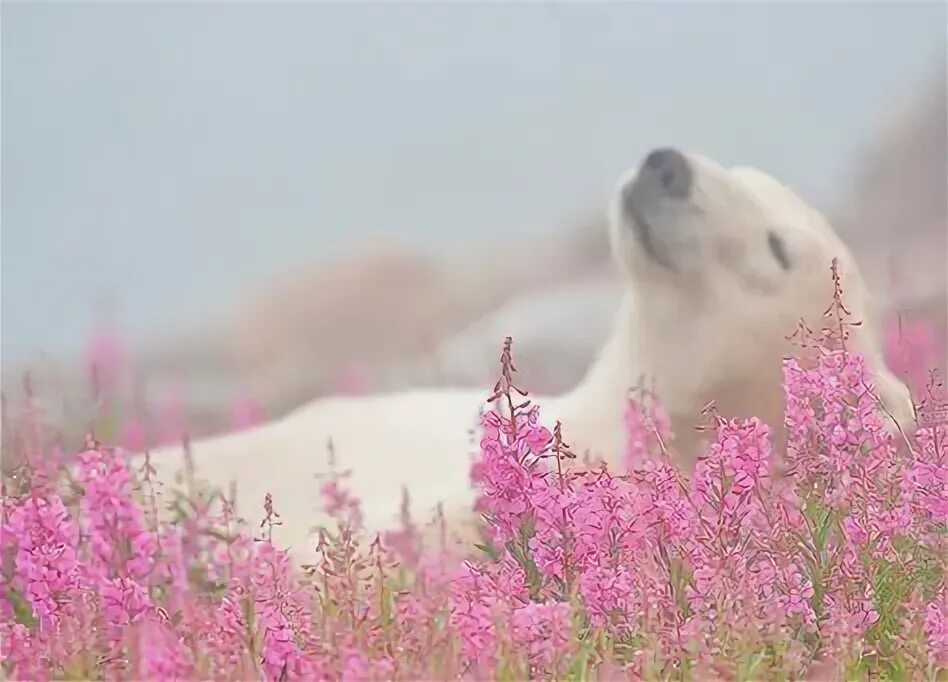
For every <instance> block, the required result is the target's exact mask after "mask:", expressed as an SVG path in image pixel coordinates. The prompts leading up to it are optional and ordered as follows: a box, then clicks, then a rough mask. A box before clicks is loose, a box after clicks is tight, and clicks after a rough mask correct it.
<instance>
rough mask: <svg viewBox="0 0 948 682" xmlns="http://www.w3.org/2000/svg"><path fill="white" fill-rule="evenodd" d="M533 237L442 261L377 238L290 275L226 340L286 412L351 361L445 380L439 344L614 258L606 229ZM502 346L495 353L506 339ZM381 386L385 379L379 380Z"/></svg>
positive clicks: (409, 376) (250, 306)
mask: <svg viewBox="0 0 948 682" xmlns="http://www.w3.org/2000/svg"><path fill="white" fill-rule="evenodd" d="M558 237H559V239H553V240H550V241H549V242H548V243H547V244H546V245H544V246H539V245H536V244H530V245H529V252H530V264H529V265H528V264H524V263H523V262H522V261H521V262H517V259H518V255H517V254H520V253H522V252H523V248H524V247H526V246H527V245H525V244H522V243H520V241H515V242H514V243H513V244H512V245H510V246H508V247H507V250H506V251H503V252H501V249H497V250H496V251H493V250H491V251H488V250H486V249H484V248H479V249H472V248H470V246H469V245H468V248H466V249H464V250H463V257H459V258H456V259H454V261H452V259H450V258H446V259H444V260H443V261H438V262H435V261H434V260H433V259H430V258H427V257H426V256H424V255H423V254H421V253H420V252H419V251H418V249H416V248H412V247H410V246H407V245H402V244H397V243H394V242H391V241H389V242H384V241H383V242H376V243H373V244H370V245H369V246H367V247H366V248H365V249H364V250H362V251H357V252H356V254H355V255H354V256H352V257H350V258H347V259H345V260H342V261H340V262H337V263H333V264H331V265H327V266H313V267H312V268H311V269H309V270H303V271H300V272H297V273H294V274H292V275H288V276H284V277H282V278H280V279H279V280H277V281H275V282H273V283H272V284H271V285H270V286H268V287H266V288H265V289H264V290H263V291H262V292H260V294H259V295H257V296H256V297H254V299H253V300H251V301H249V302H247V303H246V304H244V305H242V306H241V307H240V308H239V309H238V311H237V312H236V314H235V315H234V319H233V323H232V325H231V329H230V332H229V334H228V337H229V338H230V339H231V341H230V342H229V353H231V354H233V357H234V359H235V361H236V365H237V366H238V367H239V368H240V370H241V371H242V372H247V373H248V375H249V376H250V377H252V380H251V385H252V386H253V388H254V389H255V390H256V391H257V393H258V394H263V395H265V396H266V398H265V402H266V403H267V404H268V407H269V408H270V409H269V410H268V411H275V412H282V411H285V410H286V409H291V408H292V407H294V406H295V403H297V402H300V401H302V400H308V399H311V398H312V397H313V396H314V395H316V394H319V393H322V392H325V391H326V390H339V389H340V388H343V389H344V388H345V387H340V386H338V385H336V384H337V383H338V382H340V381H343V382H344V381H345V380H346V379H345V376H344V375H345V373H346V372H347V370H348V369H350V368H361V369H363V370H365V371H367V372H368V373H369V374H371V376H372V378H373V383H372V386H373V388H375V389H378V388H382V389H385V388H396V387H397V386H398V385H403V384H405V383H438V382H439V381H442V380H444V379H445V378H446V377H443V376H442V375H441V372H442V368H441V367H439V365H438V362H439V361H438V357H437V355H438V353H437V351H438V348H439V346H440V345H441V343H442V342H443V341H444V340H445V339H447V338H449V337H450V336H452V335H453V334H456V333H457V332H459V331H461V330H462V329H464V328H465V327H467V326H468V325H470V324H471V323H472V322H473V321H475V320H477V319H479V318H481V317H483V316H485V315H487V314H489V313H491V312H492V311H494V310H496V309H497V308H498V307H499V306H501V305H502V304H503V303H504V302H506V301H508V300H510V299H511V298H512V297H513V296H515V295H517V294H523V293H524V292H530V291H534V290H536V289H538V288H539V287H541V286H544V285H548V284H550V283H551V282H553V281H562V280H563V279H567V280H568V279H570V278H571V277H574V276H575V275H576V274H578V273H584V272H586V271H588V270H589V268H590V267H593V266H595V265H598V264H601V263H603V262H604V261H605V258H606V257H607V255H608V250H607V245H606V239H605V230H604V229H599V226H598V225H597V226H595V227H588V228H587V227H586V226H584V229H582V230H578V231H576V232H575V233H574V232H570V231H566V232H565V233H560V234H559V235H558ZM502 340H503V339H502V338H501V339H499V340H498V342H497V352H498V354H499V352H500V351H499V348H500V345H499V344H500V343H501V341H502ZM380 384H381V385H380Z"/></svg>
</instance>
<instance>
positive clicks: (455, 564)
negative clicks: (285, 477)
mask: <svg viewBox="0 0 948 682" xmlns="http://www.w3.org/2000/svg"><path fill="white" fill-rule="evenodd" d="M507 350H509V349H507ZM504 361H505V363H506V364H505V370H504V371H505V372H506V373H507V374H506V375H505V377H504V378H503V379H502V380H501V381H500V382H498V385H497V386H498V388H497V390H496V393H497V395H496V396H495V398H496V400H495V404H494V406H493V408H492V409H490V410H487V411H486V413H485V414H484V416H483V420H482V433H481V442H480V445H481V447H480V452H479V453H478V455H477V457H475V460H474V462H473V464H472V470H471V475H472V479H473V483H474V485H475V486H476V493H477V503H476V505H477V506H476V510H477V511H478V512H479V513H480V514H481V515H482V517H483V519H484V525H485V528H484V530H485V536H486V537H487V538H488V541H487V542H486V543H484V544H483V545H479V546H478V547H468V546H463V547H458V548H450V549H449V548H447V547H444V548H442V547H440V546H439V547H437V548H435V549H434V550H433V551H432V550H429V549H427V548H425V547H424V546H423V545H422V543H421V534H420V533H419V531H418V527H417V526H416V524H415V522H414V520H412V519H411V517H410V516H409V515H408V514H407V513H403V517H402V521H401V524H400V525H399V526H397V527H396V528H395V529H393V531H392V532H389V533H384V534H381V536H380V538H372V537H366V534H365V533H364V532H363V531H362V529H361V512H360V503H359V500H358V499H357V498H356V497H355V496H354V495H353V494H352V492H351V491H350V490H349V489H348V488H347V486H346V484H347V477H346V474H345V473H342V474H336V473H333V474H332V475H331V476H330V477H329V479H328V480H324V481H323V486H322V488H317V489H314V502H322V503H323V506H324V507H325V508H326V509H327V511H328V512H329V513H330V515H331V516H332V517H333V518H334V521H335V523H336V527H335V528H324V529H322V531H321V533H320V537H319V543H318V547H317V555H318V557H319V560H318V561H317V562H316V563H315V565H314V566H309V567H299V566H295V565H294V564H293V563H292V562H291V561H290V558H289V556H288V555H287V554H286V553H285V552H284V551H283V549H282V548H280V547H276V546H274V545H273V544H272V543H271V542H269V541H268V540H265V539H264V540H261V539H259V537H258V536H259V535H260V532H259V527H258V524H257V523H255V522H253V521H252V520H248V521H247V522H246V523H238V522H237V520H236V519H235V518H234V515H233V509H232V508H231V507H229V506H228V504H227V503H226V501H220V500H217V501H207V500H192V503H193V508H192V509H191V510H190V511H189V512H188V513H187V514H186V516H185V517H184V518H180V519H179V518H175V519H174V520H168V519H162V520H160V521H159V520H158V519H156V518H155V514H154V513H153V505H155V504H156V501H155V500H154V499H149V494H148V493H147V492H146V489H147V488H146V487H142V488H141V489H140V486H139V485H138V482H137V481H136V480H135V472H133V471H131V470H129V469H128V467H127V466H126V464H125V462H124V460H123V459H122V457H121V456H120V455H119V454H118V453H116V452H115V451H112V450H110V449H108V448H101V447H99V446H97V445H95V446H90V447H89V448H87V449H86V450H85V451H83V452H81V453H80V454H79V455H78V457H77V458H76V462H75V467H74V468H75V481H74V483H75V485H73V484H71V483H69V482H68V481H66V480H65V478H64V477H58V475H57V474H58V473H59V472H57V471H56V469H55V467H48V468H47V469H43V470H39V469H36V468H34V469H33V470H32V472H30V471H28V472H27V473H26V474H25V476H26V478H27V480H26V483H28V484H29V485H25V486H24V485H17V486H15V487H13V486H6V485H5V487H4V492H3V496H2V500H0V502H2V504H0V511H2V526H0V531H2V533H0V555H2V556H0V558H2V561H0V571H2V574H0V576H2V582H0V638H2V666H3V672H4V674H5V675H6V676H8V677H11V678H14V679H24V678H25V679H51V678H56V679H61V678H70V679H97V678H109V679H212V680H225V679H226V680H230V679H235V680H245V679H266V680H280V679H304V678H305V679H344V680H367V679H396V680H413V679H446V678H453V679H459V678H464V679H495V678H497V677H504V678H517V679H519V678H525V677H543V678H547V677H561V676H563V675H567V674H572V672H573V671H576V672H577V674H578V675H586V676H599V677H603V676H611V677H614V676H617V675H621V674H623V673H624V674H625V675H627V676H633V677H636V678H646V677H657V678H658V677H661V678H664V677H669V676H673V677H682V678H683V679H707V678H709V677H711V676H716V677H742V678H745V679H747V678H750V679H759V678H764V677H787V678H795V679H803V678H807V675H810V679H812V675H813V674H816V672H815V671H817V670H820V668H819V667H818V666H819V665H825V666H828V667H825V668H823V670H828V669H829V668H833V670H834V674H838V675H840V676H842V675H852V674H854V673H856V672H857V670H859V671H865V670H871V671H872V674H875V673H876V672H877V671H880V672H882V673H886V671H888V672H893V674H896V673H897V671H898V670H901V671H903V672H905V671H910V672H911V673H912V674H913V675H914V674H915V673H916V672H917V671H918V669H919V668H920V667H921V668H922V669H923V671H922V673H921V674H922V675H923V676H924V675H930V674H935V675H936V676H937V674H938V671H939V670H943V669H944V668H945V667H946V666H948V656H946V634H945V632H946V628H945V622H946V614H948V607H946V606H945V603H946V602H945V596H944V595H945V592H944V580H945V567H946V566H945V557H946V556H948V545H946V540H945V534H944V530H945V525H946V522H948V503H946V502H945V500H946V499H948V468H946V460H948V458H946V457H945V455H946V446H948V427H946V426H945V425H943V424H926V425H923V427H922V428H920V429H918V431H917V432H916V433H914V434H911V435H908V436H907V438H908V440H909V442H908V443H907V444H906V443H903V442H902V441H901V438H893V437H892V436H890V435H889V434H888V432H887V431H886V430H885V428H884V427H883V422H882V419H881V417H880V414H879V411H878V409H877V406H876V401H875V398H874V395H873V392H872V390H871V378H870V377H869V375H868V373H867V372H866V365H865V362H864V361H863V360H862V359H861V357H860V356H858V355H850V354H847V353H846V352H844V351H843V350H840V349H837V350H826V349H821V350H820V352H818V353H816V354H815V355H814V356H813V357H811V358H803V359H800V360H789V361H787V363H786V364H785V367H784V388H785V393H786V397H787V403H786V405H787V407H786V419H785V422H786V426H787V430H788V443H787V447H786V452H775V451H774V447H773V443H772V442H771V437H770V433H769V430H768V429H767V427H766V426H765V425H764V424H762V423H760V422H759V421H758V420H756V419H747V420H728V419H719V420H718V421H717V423H716V427H715V430H714V431H713V432H712V433H711V435H712V439H711V440H712V441H713V442H712V443H711V444H710V445H709V447H708V448H707V450H706V452H705V453H704V454H705V455H706V456H705V457H703V458H702V459H701V461H700V462H699V464H698V465H697V467H696V469H695V473H694V475H692V476H690V477H689V476H686V475H684V474H683V473H682V472H681V471H679V470H678V468H677V467H676V466H675V465H674V461H675V459H674V452H675V443H674V438H673V434H671V433H670V431H669V427H668V421H667V417H666V416H665V415H664V413H663V412H662V411H661V406H660V405H659V404H657V402H654V404H653V403H652V402H649V401H648V400H644V401H640V402H636V401H635V400H631V401H630V403H629V405H628V409H627V411H626V420H627V426H628V434H629V437H628V440H627V443H626V452H624V453H617V455H618V456H619V457H620V458H621V457H622V456H623V455H624V456H625V457H626V462H625V465H624V466H622V467H620V468H619V470H610V467H609V466H608V465H606V464H605V463H603V462H598V463H592V464H590V463H584V462H580V461H578V460H577V459H576V458H573V457H572V456H571V454H570V453H568V448H566V445H564V444H563V443H562V442H561V439H560V438H559V435H558V433H559V432H558V431H557V430H555V431H554V433H551V432H550V431H549V430H548V429H546V428H544V427H543V426H542V425H541V423H540V417H541V413H540V410H539V408H537V407H536V406H533V405H530V404H523V405H517V404H515V402H516V401H515V400H513V397H514V396H513V393H514V391H515V387H514V386H513V382H512V380H511V376H510V372H512V363H511V362H510V359H509V357H506V356H505V358H504ZM778 459H779V460H782V463H783V464H785V465H786V468H785V474H784V475H782V476H778V475H775V474H774V471H773V463H774V461H775V460H778ZM61 478H62V480H61ZM5 484H6V481H5ZM143 493H144V494H143ZM406 499H407V498H406ZM218 505H219V507H218ZM268 505H270V506H276V507H279V505H280V500H279V499H277V500H270V501H268ZM405 510H407V506H406V507H405V509H403V512H405ZM392 511H393V513H395V512H396V511H397V510H392ZM159 516H160V515H159ZM264 535H266V534H265V533H264ZM909 595H911V596H909ZM814 661H816V663H815V664H814V663H813V662H814ZM890 665H891V666H893V667H892V668H891V670H890V669H889V668H887V666H890ZM856 666H860V667H859V668H857V667H856ZM620 671H621V672H620Z"/></svg>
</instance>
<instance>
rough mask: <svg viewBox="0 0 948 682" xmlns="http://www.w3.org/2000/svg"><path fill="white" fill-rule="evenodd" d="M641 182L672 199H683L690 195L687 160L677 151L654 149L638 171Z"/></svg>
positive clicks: (690, 174)
mask: <svg viewBox="0 0 948 682" xmlns="http://www.w3.org/2000/svg"><path fill="white" fill-rule="evenodd" d="M640 174H641V175H642V180H643V181H645V182H648V183H649V184H651V185H653V186H654V187H655V189H659V188H660V191H661V192H662V193H664V194H665V195H666V196H669V197H671V198H672V199H684V198H685V197H687V196H688V195H689V194H690V193H691V185H692V173H691V166H690V165H689V164H688V159H686V158H685V155H684V154H682V153H681V152H680V151H678V150H677V149H670V148H664V149H656V150H654V151H652V152H650V153H649V155H648V156H646V157H645V163H643V164H642V169H641V171H640Z"/></svg>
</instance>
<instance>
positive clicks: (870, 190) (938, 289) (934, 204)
mask: <svg viewBox="0 0 948 682" xmlns="http://www.w3.org/2000/svg"><path fill="white" fill-rule="evenodd" d="M946 94H948V93H946V70H945V65H944V63H942V64H941V65H940V67H939V68H938V69H937V72H936V73H935V74H934V78H933V80H932V81H930V82H929V83H927V84H926V87H923V88H921V89H920V92H919V95H918V96H917V97H915V98H914V99H913V100H912V101H910V102H908V105H907V106H905V107H903V108H901V109H900V111H899V112H898V115H897V116H895V117H894V118H893V119H892V120H891V121H890V123H889V125H888V126H886V128H885V129H884V130H882V131H880V133H879V136H878V137H877V139H876V140H875V142H874V144H873V145H872V146H871V147H870V148H869V150H868V152H867V154H866V155H865V157H864V158H863V159H862V160H861V161H860V162H859V163H858V164H857V166H856V172H857V173H858V174H859V181H858V182H857V185H856V188H855V192H854V196H853V197H852V201H851V202H850V205H849V206H848V207H846V208H845V209H844V210H843V211H842V212H841V215H839V216H838V217H837V219H836V221H837V224H838V225H839V230H840V233H841V234H842V235H843V238H844V239H846V240H847V241H848V242H849V243H850V244H851V245H852V247H853V250H854V251H855V252H856V256H857V258H859V259H860V262H861V263H862V264H863V269H864V271H865V272H866V274H867V276H868V277H870V278H871V279H872V281H873V283H874V285H875V287H874V288H875V289H876V290H877V291H878V292H879V294H880V296H882V300H880V305H882V306H883V307H884V308H886V309H889V310H916V309H920V310H925V311H930V312H932V313H933V314H935V317H936V322H941V324H944V320H945V316H946V290H948V280H946V278H948V275H946V272H948V195H946V192H948V163H946V154H948V139H946V138H948V131H946V126H948V111H946Z"/></svg>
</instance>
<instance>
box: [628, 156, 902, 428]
mask: <svg viewBox="0 0 948 682" xmlns="http://www.w3.org/2000/svg"><path fill="white" fill-rule="evenodd" d="M610 239H611V242H612V249H613V256H614V258H615V260H616V261H617V262H618V264H619V267H620V270H621V271H622V273H623V275H624V277H625V278H626V279H627V281H628V283H629V284H630V288H631V290H632V291H633V292H634V297H635V299H636V300H635V311H636V312H635V314H634V323H633V324H634V325H635V331H634V335H635V344H636V346H637V349H636V355H637V356H638V357H639V358H640V361H641V367H642V369H643V371H644V373H647V374H649V375H651V378H652V379H653V380H654V382H655V386H656V388H657V391H658V394H659V395H660V397H661V399H662V400H663V402H664V403H665V405H666V408H667V409H668V410H669V412H671V413H672V417H673V419H674V417H675V416H676V415H675V413H676V412H677V413H678V416H680V417H681V418H682V419H685V418H693V419H695V420H697V418H698V414H697V413H698V412H699V411H700V409H701V407H702V406H703V405H706V404H707V402H708V401H711V400H713V401H714V402H715V403H716V404H717V406H718V407H719V408H720V410H721V412H722V414H724V415H725V416H733V417H739V416H751V415H756V416H760V417H761V418H763V419H765V420H767V421H768V422H770V423H771V424H774V425H778V424H780V423H782V416H783V393H782V390H781V386H782V383H781V359H782V358H783V357H786V356H787V355H789V354H791V353H792V349H791V347H790V341H789V337H791V336H792V335H793V333H794V331H795V330H796V329H798V328H799V324H800V322H801V321H803V322H804V323H806V324H807V325H808V326H809V328H810V329H812V330H814V331H818V330H819V329H821V328H822V327H823V326H825V324H826V321H825V320H824V319H823V314H824V312H825V311H826V309H827V308H828V307H829V306H830V305H831V304H832V303H833V293H834V282H833V278H832V264H833V260H834V259H836V262H837V272H838V273H839V276H840V279H841V283H842V288H843V302H844V304H845V305H846V307H847V309H848V310H849V311H850V313H851V314H852V318H853V321H860V322H861V326H859V327H854V328H851V332H850V334H851V337H850V338H851V349H852V350H857V351H860V352H862V353H863V354H865V356H866V358H867V360H868V362H869V363H870V367H871V369H872V371H873V372H874V378H875V382H876V389H877V392H878V393H879V397H880V399H881V401H882V404H883V406H884V408H885V409H886V410H887V411H889V412H890V413H891V415H892V416H893V417H894V418H895V421H896V422H897V423H899V425H900V426H902V427H904V428H906V429H907V428H909V426H910V424H911V423H912V422H913V419H914V408H913V406H912V401H911V397H910V396H909V393H908V390H907V388H906V387H905V385H904V384H903V383H902V382H900V381H899V380H898V379H896V378H895V376H894V375H893V374H892V373H891V372H890V371H889V370H888V368H887V367H886V366H885V363H884V361H883V359H882V354H881V351H880V347H879V340H878V338H877V332H876V327H875V325H874V324H873V321H872V320H871V319H869V310H868V305H867V302H868V295H867V293H866V288H865V285H864V282H863V279H862V276H861V274H860V271H859V269H858V266H857V264H856V262H855V260H854V258H853V256H852V254H851V252H850V251H849V249H848V248H847V247H846V246H845V245H844V244H843V242H842V241H841V240H840V238H839V237H838V236H837V234H836V232H835V231H834V230H833V228H832V227H831V226H830V224H829V223H828V222H827V221H826V219H825V218H824V217H823V216H822V215H821V214H820V213H819V212H818V211H816V210H815V209H813V208H812V207H811V206H809V205H808V204H807V203H806V202H804V201H803V200H802V199H801V198H800V197H799V196H797V195H796V194H795V193H794V192H793V191H792V190H790V189H789V188H787V187H786V186H785V185H783V184H782V183H780V182H779V181H777V180H775V179H774V178H772V177H770V176H769V175H767V174H765V173H763V172H761V171H758V170H756V169H753V168H746V167H744V168H725V167H722V166H721V165H719V164H718V163H716V162H714V161H712V160H710V159H707V158H704V157H702V156H699V155H696V154H690V153H685V152H681V151H679V150H676V149H669V148H665V149H657V150H655V151H653V152H651V153H650V154H649V155H648V156H647V157H646V158H645V159H644V161H643V162H642V163H641V165H640V166H639V167H638V168H634V169H632V170H630V171H629V172H627V173H626V174H625V175H624V176H623V177H622V178H621V179H620V180H619V183H618V186H617V187H616V190H615V192H614V195H613V199H612V202H611V206H610ZM678 430H679V431H680V430H681V429H680V425H679V428H678ZM679 435H680V434H679Z"/></svg>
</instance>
